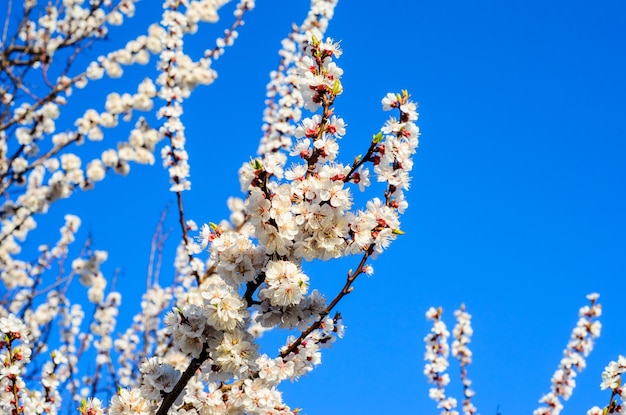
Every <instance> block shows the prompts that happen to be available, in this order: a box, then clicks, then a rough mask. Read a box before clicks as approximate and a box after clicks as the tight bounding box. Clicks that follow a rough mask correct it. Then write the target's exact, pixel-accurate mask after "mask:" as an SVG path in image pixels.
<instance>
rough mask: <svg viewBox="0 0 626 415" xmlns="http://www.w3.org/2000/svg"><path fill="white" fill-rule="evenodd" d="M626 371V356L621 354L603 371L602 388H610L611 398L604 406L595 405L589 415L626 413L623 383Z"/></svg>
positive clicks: (625, 390)
mask: <svg viewBox="0 0 626 415" xmlns="http://www.w3.org/2000/svg"><path fill="white" fill-rule="evenodd" d="M624 373H626V357H624V356H621V355H620V356H619V358H618V359H617V361H612V362H610V363H609V364H608V366H607V367H606V368H605V369H604V372H602V382H601V383H600V389H602V390H604V389H610V390H611V399H610V401H609V404H608V405H607V406H605V407H604V408H599V407H597V406H594V407H593V408H591V409H590V410H589V411H587V415H606V414H622V415H623V414H626V388H625V387H624V386H623V384H622V375H623V374H624Z"/></svg>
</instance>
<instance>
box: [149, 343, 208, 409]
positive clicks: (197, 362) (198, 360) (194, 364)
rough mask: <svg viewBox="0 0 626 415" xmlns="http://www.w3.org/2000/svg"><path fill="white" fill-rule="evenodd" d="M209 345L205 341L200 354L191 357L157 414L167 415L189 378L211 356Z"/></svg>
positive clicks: (164, 398)
mask: <svg viewBox="0 0 626 415" xmlns="http://www.w3.org/2000/svg"><path fill="white" fill-rule="evenodd" d="M208 347H209V345H208V344H206V343H205V344H204V345H203V348H202V352H201V353H200V356H198V357H194V358H193V359H191V362H190V363H189V366H187V369H185V371H184V372H183V374H182V375H181V376H180V379H178V382H176V385H175V386H174V389H172V391H171V392H169V393H166V394H165V396H164V397H163V402H162V403H161V406H160V407H159V410H158V411H157V413H156V415H166V414H167V412H168V411H169V410H170V408H171V407H172V405H174V402H176V399H177V398H178V395H180V393H181V392H182V391H183V390H184V389H185V387H186V386H187V383H188V382H189V380H190V379H191V378H192V377H193V375H194V374H195V373H196V371H197V370H198V369H199V368H200V366H202V364H203V363H204V362H205V361H206V360H207V359H208V358H209V351H208Z"/></svg>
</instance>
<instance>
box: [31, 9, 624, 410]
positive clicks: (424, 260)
mask: <svg viewBox="0 0 626 415" xmlns="http://www.w3.org/2000/svg"><path fill="white" fill-rule="evenodd" d="M355 5H356V6H355ZM306 7H307V2H305V1H293V0H291V1H290V0H271V1H259V2H258V4H257V8H256V9H255V10H254V11H253V12H252V13H251V14H250V15H249V16H248V18H247V19H246V25H245V26H244V27H243V28H242V30H241V32H240V38H239V39H238V40H237V43H236V45H235V46H234V47H233V48H232V49H229V50H227V53H226V55H225V56H224V57H223V58H222V59H220V60H219V61H218V62H217V63H216V64H215V68H216V69H217V71H218V72H219V79H218V81H217V82H216V84H214V85H212V86H210V87H208V88H205V89H201V90H198V91H196V93H195V94H194V95H193V97H192V98H191V99H189V100H188V101H187V103H186V109H185V115H184V121H185V123H186V125H187V135H188V140H189V145H188V149H189V151H190V153H191V165H192V177H191V180H192V191H191V192H189V193H188V194H185V200H186V202H185V203H186V214H187V216H188V217H190V218H193V219H195V220H196V221H197V222H198V223H205V222H208V221H213V222H217V221H219V220H220V219H222V218H224V217H226V215H227V211H226V207H225V201H226V199H227V197H228V196H230V195H239V196H240V193H239V185H238V179H237V170H238V168H239V167H240V165H241V163H242V162H244V161H246V160H248V159H249V157H250V155H253V154H254V153H255V152H256V148H257V142H258V138H259V137H260V135H261V133H260V126H261V116H262V110H263V100H264V93H265V83H266V82H267V79H268V73H269V71H270V70H272V69H274V67H275V65H276V63H277V55H276V52H277V50H278V47H279V45H280V40H281V39H282V38H283V37H284V36H285V35H286V34H287V33H288V31H289V29H290V26H291V23H292V22H300V21H301V20H302V19H303V18H304V16H305V12H306ZM155 12H156V13H158V9H156V8H153V9H152V10H151V9H150V6H149V2H147V1H144V2H140V3H139V4H138V7H137V14H138V15H137V17H136V18H135V19H134V21H135V22H136V23H135V24H134V25H133V27H131V28H130V29H128V28H127V29H125V30H124V31H120V30H114V31H112V32H111V36H110V40H109V42H108V43H105V44H104V45H101V46H98V47H96V48H94V52H96V51H102V50H110V49H112V48H113V47H114V46H115V45H117V44H118V43H117V42H118V41H119V39H122V36H123V35H125V34H126V33H128V32H132V31H135V30H136V31H137V33H140V32H141V31H142V28H145V27H146V26H147V24H148V22H149V19H150V18H151V17H150V16H152V17H154V16H155ZM229 24H230V17H229V15H224V18H223V21H222V23H221V24H218V25H217V27H218V28H219V29H216V30H213V29H209V30H203V31H202V32H201V34H200V36H198V37H196V38H189V43H188V46H189V47H190V48H192V50H201V49H200V48H204V47H211V46H212V45H213V43H212V41H211V43H209V44H205V43H203V42H206V41H207V39H209V40H212V39H214V38H215V34H216V33H219V32H220V31H221V30H222V28H224V27H226V26H227V25H229ZM625 27H626V4H625V3H623V2H620V1H603V2H595V3H590V2H583V1H578V0H574V1H567V2H566V1H560V0H558V1H557V0H555V1H538V0H529V1H524V2H521V1H511V2H500V1H477V2H464V1H438V2H435V1H409V0H387V1H385V2H375V1H372V0H361V1H359V2H351V1H347V0H343V1H340V4H339V6H338V7H337V10H336V15H335V18H334V19H333V21H332V22H331V24H330V28H329V31H328V35H329V36H331V37H333V38H335V39H336V40H341V45H342V48H343V50H344V55H343V56H342V58H341V59H340V60H339V62H338V63H339V65H340V66H341V67H342V68H343V69H344V71H345V75H344V78H343V85H344V91H345V92H344V94H343V95H342V96H341V97H340V98H339V99H338V100H337V102H336V106H335V108H336V113H337V114H338V115H340V116H342V117H343V118H344V119H345V120H346V122H347V123H348V133H347V135H346V137H345V138H344V139H343V142H342V143H341V144H342V153H341V154H342V155H343V158H342V159H343V160H344V161H345V162H348V161H350V160H351V157H352V156H353V155H355V154H358V153H362V152H363V151H364V149H365V148H366V146H367V143H368V140H369V138H370V137H371V134H372V133H375V132H376V131H378V129H379V128H380V126H381V125H382V124H383V123H384V121H385V114H384V113H383V112H382V111H381V109H380V99H381V98H382V97H383V96H384V95H385V93H387V92H390V91H394V92H395V91H399V90H401V89H407V90H409V92H410V93H411V94H412V96H413V98H414V99H415V100H416V101H418V102H419V112H420V120H419V123H418V124H419V126H420V129H421V133H422V135H421V140H420V148H419V150H418V153H417V158H416V164H415V167H414V170H413V183H412V188H411V190H410V192H409V196H408V198H409V203H410V207H409V210H408V212H407V213H406V215H405V216H404V217H403V218H402V223H403V226H402V228H403V230H404V231H405V232H406V235H404V236H402V237H400V238H399V239H398V240H397V241H396V243H395V244H393V245H392V247H391V249H390V250H389V251H388V252H385V253H384V255H382V256H381V257H380V258H379V259H378V260H377V261H375V262H374V263H373V265H374V268H375V270H376V273H375V274H374V276H372V277H370V278H364V279H363V280H359V281H357V283H356V287H355V291H354V293H353V294H351V295H350V296H348V297H347V298H346V299H345V300H344V301H343V302H342V303H341V304H340V306H339V308H338V309H339V310H340V311H341V312H342V314H343V315H344V319H345V320H344V321H345V324H346V325H347V326H348V329H347V332H346V336H345V338H344V339H343V340H341V341H339V342H337V343H336V344H335V345H334V346H333V348H332V349H330V350H328V351H326V352H325V353H324V355H323V364H322V366H320V367H319V368H318V369H317V370H316V371H314V372H313V373H312V374H310V375H309V376H307V377H305V378H303V379H302V380H301V381H300V382H298V383H297V384H294V385H288V384H286V385H284V387H283V390H284V391H285V395H284V396H285V399H286V401H287V403H288V404H290V405H291V406H292V407H300V408H303V413H306V414H309V415H320V414H340V413H364V414H370V413H371V414H374V413H382V414H392V413H409V414H413V413H415V414H417V413H420V414H421V413H423V414H429V413H432V414H435V413H438V411H437V410H436V408H435V404H434V403H433V402H431V401H430V400H429V399H428V386H427V384H426V381H425V378H424V376H423V374H422V370H423V353H424V346H423V341H422V339H423V337H424V336H425V335H426V333H427V332H428V330H429V329H430V327H429V325H428V324H427V322H426V321H425V317H424V313H425V311H426V310H427V309H428V308H429V307H430V306H438V305H441V306H443V308H444V310H445V311H444V312H445V313H446V315H447V321H448V322H449V324H450V325H452V324H453V314H452V313H453V310H454V309H455V308H457V307H458V306H459V305H460V304H461V303H465V304H466V306H467V309H468V311H469V312H470V313H471V314H472V315H473V326H474V330H475V335H474V338H473V341H472V345H471V348H472V350H473V352H474V364H473V365H472V366H471V367H470V373H469V376H470V378H471V379H472V380H473V382H474V385H473V386H474V389H475V391H476V397H475V401H474V403H475V405H476V406H478V408H479V411H480V412H481V413H482V414H495V413H496V410H497V408H499V411H500V412H501V413H502V414H503V415H515V414H523V413H526V414H527V413H532V410H533V409H534V408H536V407H537V405H538V404H537V400H538V399H539V398H540V397H541V396H542V395H543V394H544V393H545V392H547V390H548V388H549V386H550V378H551V376H552V374H553V372H554V370H555V369H556V366H557V364H558V362H559V360H560V359H561V353H562V350H563V348H564V347H565V344H566V342H567V340H568V338H569V334H570V331H571V329H572V328H573V327H574V325H575V323H576V321H577V311H578V308H579V307H580V306H582V305H584V304H585V301H586V300H585V295H586V294H587V293H590V292H593V291H597V292H599V293H600V294H601V297H600V302H601V303H602V304H603V306H604V315H603V316H602V319H601V320H602V322H603V326H604V327H603V334H602V336H601V338H600V339H599V341H598V342H597V346H596V349H595V351H594V353H593V354H592V355H591V356H590V358H589V360H588V368H587V370H586V371H585V372H583V374H582V375H581V376H579V377H578V379H577V383H578V388H577V389H576V391H575V393H574V396H573V398H572V399H571V400H570V401H569V402H568V403H567V404H566V408H565V411H564V412H563V413H564V414H580V413H585V412H586V410H587V409H588V408H589V407H591V406H592V405H596V404H597V405H602V404H606V403H607V402H608V399H609V394H608V393H606V392H602V391H600V390H599V383H600V374H601V371H602V369H603V368H604V366H605V365H606V364H607V363H608V362H609V360H612V359H616V358H617V356H618V354H625V353H626V334H625V332H624V321H623V318H624V300H623V295H624V294H623V286H624V277H625V270H626V255H625V253H624V252H625V248H626V237H625V236H624V235H626V218H625V215H624V212H625V211H626V209H625V208H626V206H625V205H626V197H625V192H624V180H625V179H626V163H625V162H624V159H625V156H626V144H625V143H624V140H625V139H626V126H625V122H624V120H625V117H624V114H625V113H626V101H625V100H624V97H625V96H626V82H624V74H625V73H626V29H624V28H625ZM100 47H103V48H104V49H100ZM153 62H154V61H153ZM151 65H153V63H151ZM148 70H151V69H141V70H140V71H135V72H131V73H129V75H130V76H129V78H128V80H127V81H116V82H115V83H113V84H112V86H110V85H108V86H107V85H104V84H102V85H101V86H99V87H98V88H100V89H98V88H96V89H97V90H98V91H99V92H108V91H111V90H118V89H121V90H124V89H125V88H130V80H132V79H137V77H141V76H143V73H142V71H148ZM92 91H93V90H92ZM91 94H94V92H89V93H85V92H81V91H77V93H76V94H75V95H76V99H77V100H78V103H79V104H80V105H79V106H83V107H84V105H85V103H87V102H89V104H90V105H91V103H92V102H94V101H93V95H91ZM87 100H89V101H87ZM70 109H71V108H70ZM87 150H88V151H95V152H99V151H101V149H99V148H95V149H93V150H92V149H87ZM340 157H341V156H340ZM97 187H98V188H97V189H96V190H95V191H93V192H89V193H85V194H82V195H80V196H79V197H77V198H76V199H72V201H69V202H64V203H61V204H59V205H58V206H56V207H55V208H54V209H53V211H52V216H51V218H50V220H49V221H48V222H47V223H46V225H45V226H42V227H41V228H40V229H39V233H38V234H36V235H38V236H37V237H38V238H42V240H44V239H45V238H46V236H47V232H51V229H53V228H55V227H58V224H59V223H60V217H61V216H62V214H63V213H64V212H65V211H68V210H69V211H71V212H73V213H77V214H79V215H80V216H81V217H82V218H83V230H82V235H83V237H85V236H86V235H87V234H88V233H90V234H91V235H93V237H94V241H95V246H96V247H99V248H104V249H108V250H109V252H110V257H109V261H108V263H107V267H109V268H108V269H109V270H110V272H112V271H113V270H114V269H115V268H120V269H122V270H123V275H122V277H121V278H120V280H119V282H118V285H119V286H120V288H121V290H122V291H123V292H126V293H127V294H126V295H127V296H126V297H125V299H124V300H125V304H124V307H127V308H126V310H127V311H126V313H127V315H130V314H131V313H134V312H135V311H136V310H137V309H138V303H139V300H138V299H133V297H132V295H133V292H136V291H137V289H140V288H141V287H142V286H143V284H144V282H145V269H146V267H147V263H148V252H149V246H150V238H151V235H152V231H153V229H154V227H155V225H156V222H157V221H158V218H159V215H160V212H161V210H162V209H163V208H164V207H165V206H166V204H167V203H168V202H173V201H174V195H173V194H171V193H169V192H167V188H168V187H169V184H168V180H167V173H166V172H165V171H164V170H162V169H161V168H160V167H159V166H158V165H157V166H154V167H152V168H143V167H139V168H138V167H133V171H132V172H131V175H130V176H129V177H128V178H124V179H121V178H115V179H113V180H107V181H105V182H104V183H102V184H100V185H98V186H97ZM55 221H57V222H55ZM168 224H169V225H170V226H172V227H173V229H174V234H176V233H177V232H178V228H176V227H175V226H176V217H175V215H174V212H172V213H171V214H170V216H169V218H168ZM111 229H116V232H111ZM48 235H49V234H48ZM174 242H175V238H172V240H171V243H170V244H169V245H168V246H167V247H168V249H169V252H168V253H166V259H165V265H164V269H163V271H162V275H163V278H164V279H166V278H167V277H168V273H171V269H172V268H171V267H170V264H171V258H172V251H173V246H174ZM357 262H358V261H357V260H356V258H355V259H354V260H353V261H347V262H341V263H323V264H312V265H310V266H309V268H308V270H309V274H310V276H311V277H312V284H313V285H317V286H319V287H322V288H323V289H324V290H326V292H327V293H328V296H329V297H330V296H331V295H332V294H331V293H334V292H336V291H337V290H338V289H340V287H341V286H342V285H343V282H344V277H345V274H346V271H347V269H348V268H350V267H354V266H356V264H357ZM170 275H171V274H170ZM455 383H456V385H458V384H459V383H458V381H457V379H456V378H455V377H454V376H453V384H455ZM451 390H452V391H454V390H456V391H458V390H459V389H455V388H454V387H451ZM457 396H458V397H460V394H457Z"/></svg>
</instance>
